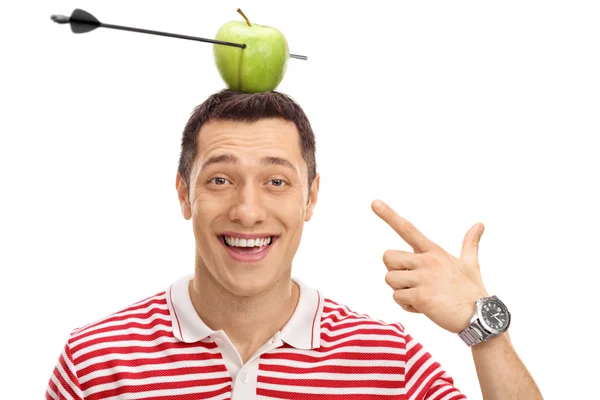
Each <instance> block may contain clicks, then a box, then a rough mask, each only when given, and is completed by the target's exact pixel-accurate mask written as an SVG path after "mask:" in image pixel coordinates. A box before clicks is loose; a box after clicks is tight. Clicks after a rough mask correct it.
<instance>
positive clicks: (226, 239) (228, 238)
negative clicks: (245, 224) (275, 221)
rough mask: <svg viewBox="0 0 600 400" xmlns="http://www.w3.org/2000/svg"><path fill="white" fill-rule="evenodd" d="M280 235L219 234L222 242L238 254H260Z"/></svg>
mask: <svg viewBox="0 0 600 400" xmlns="http://www.w3.org/2000/svg"><path fill="white" fill-rule="evenodd" d="M277 238H278V236H262V237H255V238H251V239H246V238H241V237H237V236H232V235H219V239H220V240H221V243H223V244H224V245H225V246H226V247H227V248H229V249H231V250H232V251H234V252H236V253H238V254H258V253H260V252H262V251H264V250H266V249H267V248H268V247H270V246H272V245H273V243H274V242H275V241H276V240H277Z"/></svg>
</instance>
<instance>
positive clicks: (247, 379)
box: [240, 372, 249, 383]
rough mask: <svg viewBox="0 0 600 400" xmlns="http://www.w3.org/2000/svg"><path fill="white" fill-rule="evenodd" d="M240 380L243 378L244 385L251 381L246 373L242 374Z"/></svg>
mask: <svg viewBox="0 0 600 400" xmlns="http://www.w3.org/2000/svg"><path fill="white" fill-rule="evenodd" d="M240 378H242V383H248V381H249V378H248V374H247V373H246V372H242V374H241V377H240Z"/></svg>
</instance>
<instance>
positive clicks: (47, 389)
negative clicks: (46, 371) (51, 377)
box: [46, 384, 58, 400]
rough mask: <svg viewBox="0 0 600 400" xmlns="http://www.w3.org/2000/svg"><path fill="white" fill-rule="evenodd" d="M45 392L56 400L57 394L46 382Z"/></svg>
mask: <svg viewBox="0 0 600 400" xmlns="http://www.w3.org/2000/svg"><path fill="white" fill-rule="evenodd" d="M46 393H48V394H49V395H50V397H52V398H53V399H56V400H58V395H57V394H56V393H55V392H54V390H52V388H51V387H50V384H48V387H47V388H46Z"/></svg>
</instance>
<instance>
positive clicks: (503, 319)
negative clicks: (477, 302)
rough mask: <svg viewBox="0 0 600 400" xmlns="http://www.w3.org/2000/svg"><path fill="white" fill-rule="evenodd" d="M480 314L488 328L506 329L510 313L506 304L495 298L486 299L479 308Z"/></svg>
mask: <svg viewBox="0 0 600 400" xmlns="http://www.w3.org/2000/svg"><path fill="white" fill-rule="evenodd" d="M481 316H482V317H483V321H484V322H485V323H486V324H487V325H488V326H489V327H490V328H492V329H495V330H497V331H504V330H506V329H507V328H508V324H509V323H510V315H509V314H508V310H507V309H506V306H505V305H504V304H503V303H501V302H499V301H497V300H490V301H487V302H486V303H485V304H484V305H483V307H482V308H481Z"/></svg>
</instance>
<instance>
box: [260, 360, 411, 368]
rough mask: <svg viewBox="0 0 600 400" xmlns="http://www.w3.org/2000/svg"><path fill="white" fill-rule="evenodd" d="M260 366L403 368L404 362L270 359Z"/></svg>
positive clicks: (262, 362)
mask: <svg viewBox="0 0 600 400" xmlns="http://www.w3.org/2000/svg"><path fill="white" fill-rule="evenodd" d="M260 363H261V364H264V365H281V366H285V367H296V368H311V367H323V366H340V367H373V366H377V367H404V361H402V359H401V358H398V360H352V359H350V360H346V359H337V360H335V359H334V360H323V361H315V362H301V361H295V360H288V359H283V358H282V359H270V358H262V359H261V360H260Z"/></svg>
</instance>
